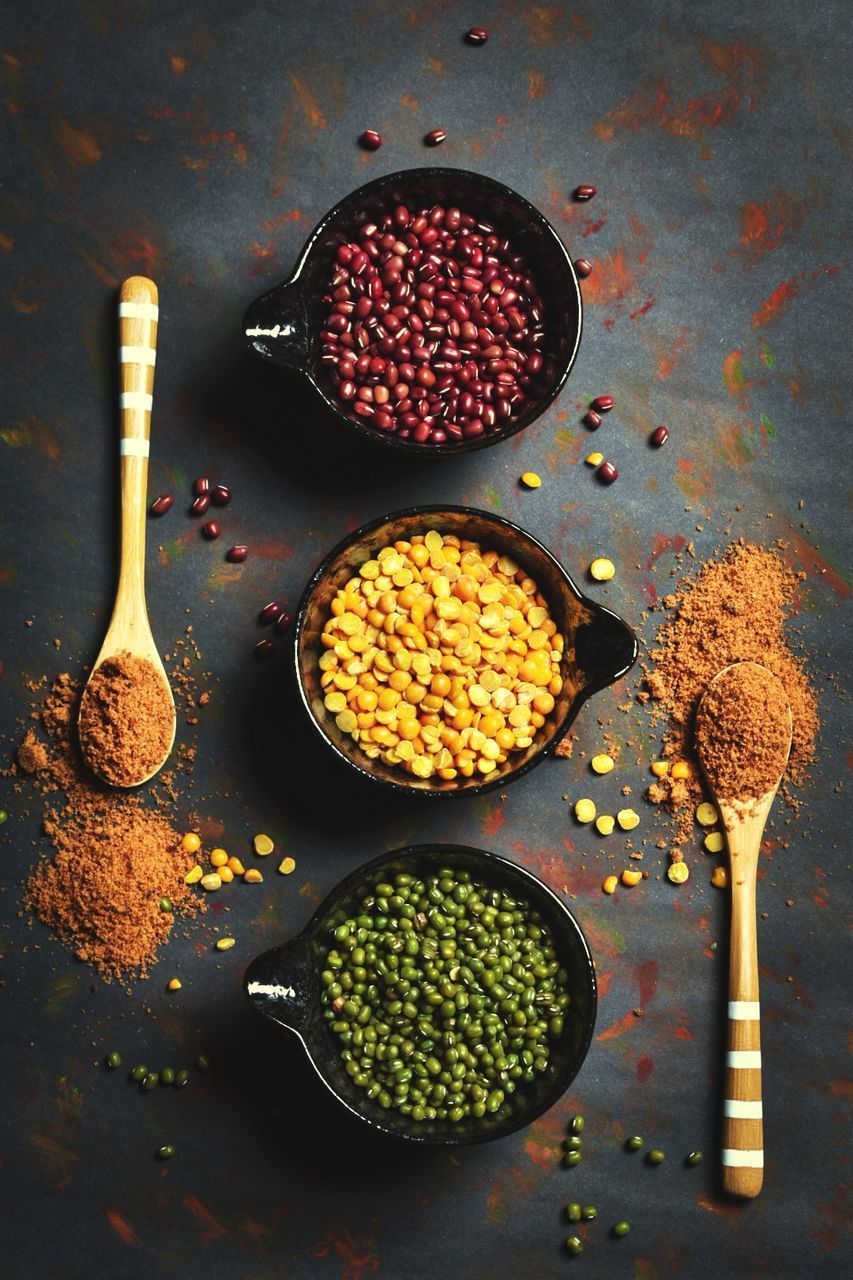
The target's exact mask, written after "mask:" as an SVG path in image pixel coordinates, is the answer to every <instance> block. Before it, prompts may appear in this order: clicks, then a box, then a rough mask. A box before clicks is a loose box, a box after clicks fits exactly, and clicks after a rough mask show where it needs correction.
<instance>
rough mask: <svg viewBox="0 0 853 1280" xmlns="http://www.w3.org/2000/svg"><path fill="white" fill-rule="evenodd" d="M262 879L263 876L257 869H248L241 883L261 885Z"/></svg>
mask: <svg viewBox="0 0 853 1280" xmlns="http://www.w3.org/2000/svg"><path fill="white" fill-rule="evenodd" d="M263 878H264V877H263V875H262V874H261V872H260V871H259V870H258V868H257V867H249V869H248V871H247V872H246V874H245V875H244V876H243V881H244V883H245V884H261V883H262V881H263Z"/></svg>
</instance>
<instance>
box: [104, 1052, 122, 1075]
mask: <svg viewBox="0 0 853 1280" xmlns="http://www.w3.org/2000/svg"><path fill="white" fill-rule="evenodd" d="M106 1063H107V1066H108V1067H109V1069H110V1071H117V1070H118V1068H119V1067H120V1066H121V1054H120V1053H116V1051H115V1050H113V1052H112V1053H108V1054H107V1057H106Z"/></svg>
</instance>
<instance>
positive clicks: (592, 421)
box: [583, 409, 602, 431]
mask: <svg viewBox="0 0 853 1280" xmlns="http://www.w3.org/2000/svg"><path fill="white" fill-rule="evenodd" d="M583 420H584V422H585V423H586V425H587V426H588V427H589V429H590V431H597V430H598V428H599V427H600V426H601V421H602V419H601V414H600V413H596V412H595V410H594V409H588V410H587V411H586V413H585V414H584V419H583Z"/></svg>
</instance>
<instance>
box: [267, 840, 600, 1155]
mask: <svg viewBox="0 0 853 1280" xmlns="http://www.w3.org/2000/svg"><path fill="white" fill-rule="evenodd" d="M432 853H437V854H442V855H446V856H447V857H448V859H449V860H451V861H452V859H453V857H454V855H455V854H458V853H461V854H464V855H466V856H473V857H474V858H476V859H480V860H481V861H483V862H485V863H486V864H488V866H489V867H493V868H497V869H498V870H500V869H501V868H503V867H509V868H511V871H512V872H513V873H515V874H518V875H520V876H521V877H522V879H524V880H525V881H527V883H528V884H530V885H531V886H532V889H533V893H534V894H540V895H544V896H545V897H546V898H548V899H550V900H551V902H552V904H553V905H554V906H555V907H556V908H557V910H558V912H559V915H560V918H561V920H562V922H563V925H564V927H565V928H566V929H568V930H571V931H572V933H573V934H574V937H575V940H576V941H577V942H578V943H579V945H580V950H581V954H582V956H583V961H584V975H583V976H584V978H585V984H586V986H587V989H588V992H589V1011H588V1014H587V1018H586V1027H585V1030H584V1035H583V1038H582V1040H581V1041H580V1044H579V1046H578V1051H577V1053H576V1055H575V1057H574V1059H573V1060H572V1062H571V1063H570V1065H569V1067H568V1068H567V1069H566V1071H565V1072H563V1073H562V1074H561V1075H560V1076H559V1077H558V1078H557V1079H556V1080H555V1081H554V1083H553V1084H552V1085H551V1087H550V1089H548V1090H547V1092H543V1094H542V1097H541V1099H536V1101H535V1103H534V1102H528V1104H527V1106H526V1107H525V1108H520V1109H519V1113H518V1116H517V1117H515V1116H510V1117H508V1119H507V1121H506V1125H505V1127H501V1128H500V1132H498V1133H493V1132H485V1133H482V1134H479V1133H473V1134H461V1133H460V1134H458V1135H454V1134H453V1133H452V1132H448V1133H447V1134H446V1135H444V1134H441V1135H439V1134H428V1133H420V1134H419V1133H418V1132H417V1131H414V1132H410V1131H408V1130H398V1129H393V1128H391V1127H388V1126H385V1125H383V1124H381V1123H380V1122H379V1121H377V1120H375V1119H373V1118H372V1117H371V1116H366V1115H364V1113H363V1112H361V1111H359V1110H358V1108H357V1107H355V1106H353V1104H352V1102H350V1101H349V1100H348V1099H347V1098H345V1097H343V1096H342V1095H341V1094H340V1093H339V1092H338V1090H337V1089H336V1088H335V1087H334V1085H333V1084H332V1083H331V1081H330V1080H329V1079H328V1077H327V1076H326V1074H325V1073H324V1072H323V1070H322V1069H321V1068H320V1066H319V1065H318V1063H317V1061H316V1059H315V1056H314V1054H313V1053H312V1051H311V1044H310V1042H309V1040H310V1038H309V1039H306V1037H305V1036H304V1035H303V1034H302V1032H301V1031H299V1030H296V1029H295V1028H292V1027H288V1028H287V1030H290V1031H291V1032H292V1034H294V1035H296V1036H297V1037H298V1039H299V1041H300V1043H301V1044H302V1047H303V1049H304V1050H305V1053H306V1055H307V1057H308V1060H309V1062H310V1063H311V1065H312V1067H313V1068H314V1071H315V1072H316V1073H317V1075H318V1076H319V1077H320V1079H321V1080H322V1082H323V1084H324V1085H325V1086H326V1088H327V1089H328V1090H329V1092H330V1093H331V1094H332V1096H333V1097H334V1098H336V1099H337V1101H338V1102H339V1103H340V1104H341V1106H343V1107H346V1109H347V1111H349V1112H350V1113H351V1114H352V1115H354V1116H357V1117H358V1119H359V1120H360V1121H361V1122H362V1124H366V1125H369V1126H370V1128H371V1129H373V1130H375V1131H377V1132H379V1133H384V1134H386V1135H387V1136H388V1137H392V1138H399V1139H400V1140H401V1141H403V1142H413V1143H417V1144H419V1145H421V1146H441V1147H451V1146H456V1147H461V1146H466V1147H467V1146H477V1145H479V1144H480V1143H482V1142H492V1141H495V1140H497V1139H498V1138H505V1137H508V1136H509V1135H510V1134H511V1133H516V1132H518V1130H519V1129H524V1128H526V1126H527V1125H529V1124H532V1123H533V1121H534V1120H538V1118H539V1117H540V1116H541V1115H544V1113H545V1112H546V1111H548V1110H549V1109H550V1108H551V1107H552V1106H554V1104H555V1103H556V1102H558V1101H559V1099H560V1098H561V1097H562V1096H563V1094H564V1093H565V1092H566V1090H567V1089H568V1087H569V1085H570V1084H571V1083H572V1081H573V1080H574V1079H575V1077H576V1076H577V1074H578V1072H579V1071H580V1069H581V1067H582V1066H583V1064H584V1062H585V1061H586V1057H587V1054H588V1053H589V1047H590V1045H591V1044H592V1036H593V1032H594V1031H595V1022H596V1017H597V1014H598V982H597V978H596V973H595V963H594V961H593V958H592V952H591V951H590V947H589V943H588V942H587V939H586V934H585V933H584V931H583V929H582V927H581V925H580V923H579V922H578V920H577V918H576V917H575V915H574V914H573V913H572V912H571V911H570V910H569V908H568V907H567V906H566V904H565V902H563V901H562V899H561V898H559V897H558V896H557V894H556V893H555V892H554V890H553V889H551V888H549V886H548V885H547V884H545V882H544V880H540V879H539V877H538V876H537V875H535V874H534V873H533V872H532V871H530V870H528V868H527V867H523V866H521V865H520V864H519V863H517V862H513V861H512V860H511V859H510V858H505V857H504V856H503V855H502V854H499V853H492V852H491V851H490V850H488V849H478V848H476V847H475V846H473V845H464V844H446V845H445V844H440V843H437V842H436V843H433V844H411V845H403V846H401V847H400V848H399V849H392V850H391V851H390V852H389V853H381V854H379V855H378V856H377V857H375V858H371V859H369V860H368V861H367V862H363V863H361V865H360V866H358V867H356V868H355V869H354V870H353V871H350V872H348V873H347V874H346V875H345V876H344V878H343V879H342V880H339V881H338V883H337V884H336V885H335V886H334V888H332V889H330V890H329V892H328V893H327V894H326V896H325V898H324V899H323V901H322V902H321V903H320V905H319V906H318V907H317V908H316V910H315V911H314V912H313V914H312V915H311V918H310V919H309V920H308V922H307V924H306V925H305V927H304V928H303V929H301V930H300V932H299V933H298V934H296V935H295V937H294V938H291V939H289V940H288V943H286V944H284V945H288V946H289V945H292V944H294V943H297V942H301V943H308V942H310V941H311V939H312V938H313V937H314V936H315V935H316V934H318V933H319V932H320V931H321V929H322V928H323V927H324V926H325V923H326V920H327V919H328V917H329V916H330V915H331V913H332V911H333V910H334V908H335V907H336V906H337V905H338V903H339V902H340V901H342V900H343V899H344V898H345V897H346V895H347V894H348V893H350V892H352V890H353V889H355V888H356V887H357V885H358V884H359V882H360V881H361V880H363V878H364V876H365V875H366V874H370V873H372V872H374V871H378V870H379V869H380V868H381V867H383V866H385V865H386V864H388V863H389V862H397V861H399V860H401V859H403V858H410V857H413V858H417V857H419V856H422V855H424V854H432ZM531 905H532V906H533V907H534V909H537V904H536V901H535V899H534V900H533V901H532V903H531ZM261 954H266V953H261ZM252 963H253V961H250V963H249V965H248V966H247V969H246V975H245V976H244V983H243V986H244V991H245V993H246V996H247V998H248V1000H249V1002H250V1003H253V1001H252V997H251V996H250V995H249V993H248V990H247V982H246V978H247V977H248V973H249V970H250V969H251V966H252ZM510 1120H512V1123H510Z"/></svg>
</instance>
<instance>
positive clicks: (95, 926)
mask: <svg viewBox="0 0 853 1280" xmlns="http://www.w3.org/2000/svg"><path fill="white" fill-rule="evenodd" d="M78 702H79V686H78V685H77V684H76V683H75V682H74V681H73V680H72V679H71V678H70V676H68V675H62V676H60V677H59V678H58V679H57V680H56V681H55V683H54V685H53V686H52V688H51V689H50V692H49V694H48V696H47V698H46V700H45V702H44V705H43V707H42V710H41V716H40V718H41V722H42V725H43V727H44V729H45V732H46V734H47V736H48V739H49V745H48V746H45V745H44V743H42V742H40V741H39V739H38V738H37V737H36V735H35V732H34V731H33V730H29V731H28V732H27V734H26V736H25V738H24V741H23V742H22V743H21V746H20V747H19V750H18V758H17V765H18V769H19V770H20V771H22V772H24V773H27V774H30V775H31V776H32V777H33V780H34V782H35V785H36V786H37V788H38V789H39V790H40V791H41V792H42V793H43V794H45V795H46V796H48V797H51V796H53V795H54V794H55V793H57V792H64V793H65V802H64V803H63V802H62V801H61V800H54V801H51V800H49V801H48V804H47V808H46V811H45V819H44V830H45V834H46V835H47V836H48V837H49V839H50V841H51V844H52V845H53V848H54V857H53V858H52V859H45V860H44V861H42V862H41V863H40V864H39V866H38V867H37V868H36V870H35V871H34V872H33V874H32V876H31V877H30V880H29V883H28V885H27V891H26V895H25V899H24V905H25V906H26V907H28V908H29V909H30V910H32V911H33V912H34V913H35V914H36V915H37V916H38V917H39V919H40V920H42V921H43V922H44V923H45V924H47V925H49V926H50V927H51V928H53V929H55V930H56V932H57V934H58V935H59V937H60V938H61V939H62V941H63V942H65V943H66V944H67V945H68V946H70V947H72V948H73V949H74V951H75V953H76V954H77V955H78V956H79V957H80V959H81V960H86V961H88V962H89V963H90V964H93V965H95V967H96V968H97V969H98V970H99V971H100V973H101V974H102V975H103V976H104V977H105V978H110V977H121V976H128V975H131V974H134V973H135V974H138V975H139V976H141V977H144V976H146V974H147V973H148V971H149V969H150V966H151V964H152V962H153V961H154V960H155V958H156V952H157V948H158V946H159V945H160V944H161V943H162V942H164V941H165V940H166V938H167V936H168V934H169V930H170V928H171V927H172V924H173V922H174V919H175V917H176V914H179V913H180V914H183V915H192V914H194V913H195V912H196V911H198V910H199V909H201V908H202V907H203V904H202V903H200V902H199V901H198V900H197V899H196V898H195V896H194V895H193V894H192V892H191V890H190V889H189V887H188V886H187V885H186V884H185V883H184V876H185V875H186V874H187V872H188V871H189V870H190V869H191V867H192V866H193V862H194V859H193V857H192V855H190V854H188V853H186V852H185V851H184V849H183V848H182V846H181V834H180V832H179V831H177V830H176V829H175V827H174V825H173V823H172V821H171V819H170V816H169V812H168V809H167V808H166V807H165V806H164V805H160V807H159V808H152V806H151V804H150V803H148V797H145V796H143V795H141V794H138V793H134V794H128V793H127V792H116V791H113V790H112V789H110V788H109V787H105V786H101V785H100V784H99V783H97V782H95V781H93V780H92V779H91V777H90V776H89V774H88V772H87V770H86V769H85V767H84V765H83V761H82V758H81V756H80V752H79V748H78V744H77V735H76V711H77V705H78ZM164 897H165V898H168V899H169V900H170V902H171V903H172V906H173V908H174V911H173V912H168V911H161V910H160V906H159V903H160V899H161V898H164Z"/></svg>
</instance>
